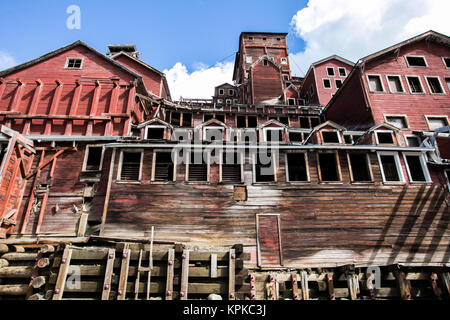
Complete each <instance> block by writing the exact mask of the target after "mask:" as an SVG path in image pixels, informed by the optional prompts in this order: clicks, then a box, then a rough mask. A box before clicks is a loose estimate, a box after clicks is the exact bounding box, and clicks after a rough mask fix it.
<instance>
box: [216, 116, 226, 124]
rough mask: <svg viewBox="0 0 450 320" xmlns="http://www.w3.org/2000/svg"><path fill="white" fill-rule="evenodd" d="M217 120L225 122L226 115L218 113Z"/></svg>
mask: <svg viewBox="0 0 450 320" xmlns="http://www.w3.org/2000/svg"><path fill="white" fill-rule="evenodd" d="M216 120H219V121H220V122H225V115H223V114H216Z"/></svg>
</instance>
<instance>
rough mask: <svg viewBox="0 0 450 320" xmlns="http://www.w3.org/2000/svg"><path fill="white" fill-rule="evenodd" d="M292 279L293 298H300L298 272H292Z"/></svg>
mask: <svg viewBox="0 0 450 320" xmlns="http://www.w3.org/2000/svg"><path fill="white" fill-rule="evenodd" d="M291 281H292V298H293V299H294V300H299V299H300V297H299V295H298V279H297V274H296V273H293V274H291Z"/></svg>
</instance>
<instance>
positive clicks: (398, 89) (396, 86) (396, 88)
mask: <svg viewBox="0 0 450 320" xmlns="http://www.w3.org/2000/svg"><path fill="white" fill-rule="evenodd" d="M387 79H388V84H389V90H390V91H391V92H392V93H402V92H405V90H403V86H402V82H401V81H400V76H388V77H387Z"/></svg>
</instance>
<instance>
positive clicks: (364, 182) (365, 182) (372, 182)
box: [350, 181, 375, 185]
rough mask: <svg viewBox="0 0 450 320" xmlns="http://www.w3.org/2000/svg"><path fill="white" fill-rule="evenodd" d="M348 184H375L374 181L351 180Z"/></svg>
mask: <svg viewBox="0 0 450 320" xmlns="http://www.w3.org/2000/svg"><path fill="white" fill-rule="evenodd" d="M350 184H355V185H361V184H362V185H367V184H375V181H352V182H350Z"/></svg>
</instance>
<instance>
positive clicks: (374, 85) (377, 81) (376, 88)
mask: <svg viewBox="0 0 450 320" xmlns="http://www.w3.org/2000/svg"><path fill="white" fill-rule="evenodd" d="M368 78H369V89H370V91H371V92H383V86H382V84H381V78H380V76H368Z"/></svg>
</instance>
